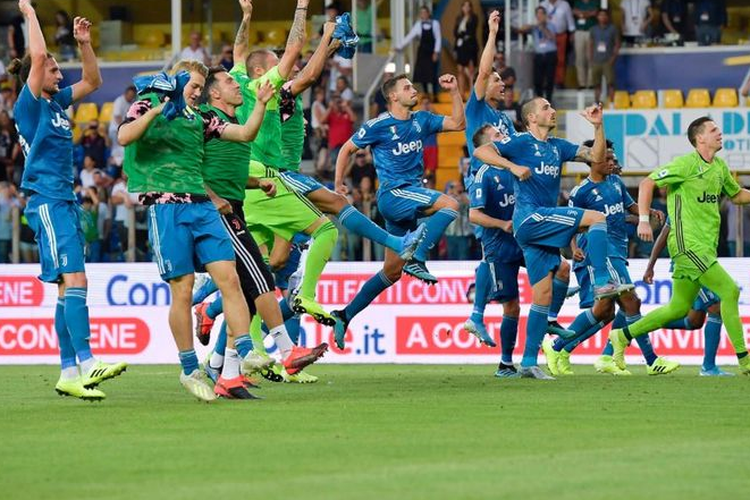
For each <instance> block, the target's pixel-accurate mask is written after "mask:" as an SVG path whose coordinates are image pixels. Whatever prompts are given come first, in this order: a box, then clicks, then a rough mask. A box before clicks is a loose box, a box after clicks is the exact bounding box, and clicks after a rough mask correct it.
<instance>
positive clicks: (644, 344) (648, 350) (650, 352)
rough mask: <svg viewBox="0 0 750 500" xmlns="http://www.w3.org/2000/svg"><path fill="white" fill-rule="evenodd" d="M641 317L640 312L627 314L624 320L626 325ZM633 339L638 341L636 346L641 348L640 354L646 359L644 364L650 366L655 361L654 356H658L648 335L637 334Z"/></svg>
mask: <svg viewBox="0 0 750 500" xmlns="http://www.w3.org/2000/svg"><path fill="white" fill-rule="evenodd" d="M639 319H641V315H640V314H634V315H633V316H628V317H626V318H625V320H626V321H627V322H628V325H632V324H633V323H635V322H636V321H638V320H639ZM635 341H636V342H637V343H638V347H640V349H641V354H643V358H644V359H645V360H646V364H648V365H649V366H651V365H652V364H654V361H656V358H657V357H658V356H657V355H656V353H654V346H653V345H652V344H651V339H650V338H649V336H648V335H639V336H638V337H635Z"/></svg>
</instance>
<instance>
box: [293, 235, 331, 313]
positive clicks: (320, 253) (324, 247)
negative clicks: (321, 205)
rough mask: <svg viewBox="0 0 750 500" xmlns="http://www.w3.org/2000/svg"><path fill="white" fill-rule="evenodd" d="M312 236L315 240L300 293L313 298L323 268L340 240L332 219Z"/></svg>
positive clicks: (308, 256) (308, 255)
mask: <svg viewBox="0 0 750 500" xmlns="http://www.w3.org/2000/svg"><path fill="white" fill-rule="evenodd" d="M310 236H312V238H313V240H312V244H311V245H310V249H309V250H308V251H307V259H306V260H305V275H304V277H303V278H302V285H301V286H300V293H299V294H300V296H302V297H305V298H308V299H313V298H315V288H316V287H317V286H318V280H319V279H320V275H321V274H323V268H325V266H326V264H327V263H328V260H329V259H330V258H331V252H333V248H334V247H335V246H336V241H338V238H339V232H338V230H337V229H336V226H334V225H333V223H332V222H331V221H326V222H325V223H323V224H322V225H321V226H320V227H319V228H318V229H316V230H315V231H314V232H313V233H312V234H311V235H310Z"/></svg>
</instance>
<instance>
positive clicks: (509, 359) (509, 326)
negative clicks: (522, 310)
mask: <svg viewBox="0 0 750 500" xmlns="http://www.w3.org/2000/svg"><path fill="white" fill-rule="evenodd" d="M516 338H518V318H515V317H513V316H503V322H502V323H501V324H500V348H501V349H502V356H501V358H500V359H501V360H502V362H503V363H505V364H506V365H512V364H513V349H515V348H516Z"/></svg>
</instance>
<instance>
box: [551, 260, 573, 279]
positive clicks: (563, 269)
mask: <svg viewBox="0 0 750 500" xmlns="http://www.w3.org/2000/svg"><path fill="white" fill-rule="evenodd" d="M555 278H557V279H559V280H560V281H570V264H568V261H567V260H565V259H563V260H561V261H560V267H558V268H557V271H556V272H555Z"/></svg>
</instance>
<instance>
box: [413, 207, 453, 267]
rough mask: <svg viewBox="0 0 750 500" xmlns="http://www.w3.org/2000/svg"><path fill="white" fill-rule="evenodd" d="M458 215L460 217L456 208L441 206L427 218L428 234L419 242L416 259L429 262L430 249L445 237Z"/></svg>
mask: <svg viewBox="0 0 750 500" xmlns="http://www.w3.org/2000/svg"><path fill="white" fill-rule="evenodd" d="M456 217H458V212H456V211H455V210H452V209H450V208H441V209H440V210H438V211H437V212H435V213H434V214H433V215H432V216H430V218H429V219H427V234H426V235H425V237H424V239H423V240H422V243H420V244H419V247H418V248H417V251H416V253H415V254H414V260H418V261H420V262H427V255H428V254H429V253H430V250H432V247H434V246H435V245H437V244H438V242H439V241H440V238H442V237H443V233H445V230H446V229H447V228H448V226H450V225H451V222H453V221H454V220H456Z"/></svg>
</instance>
